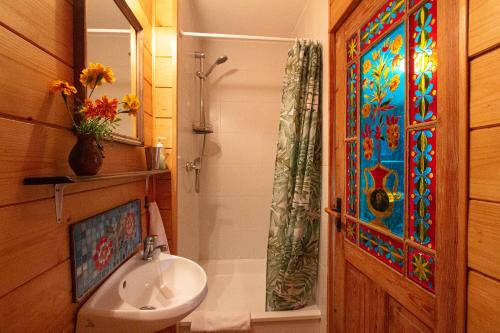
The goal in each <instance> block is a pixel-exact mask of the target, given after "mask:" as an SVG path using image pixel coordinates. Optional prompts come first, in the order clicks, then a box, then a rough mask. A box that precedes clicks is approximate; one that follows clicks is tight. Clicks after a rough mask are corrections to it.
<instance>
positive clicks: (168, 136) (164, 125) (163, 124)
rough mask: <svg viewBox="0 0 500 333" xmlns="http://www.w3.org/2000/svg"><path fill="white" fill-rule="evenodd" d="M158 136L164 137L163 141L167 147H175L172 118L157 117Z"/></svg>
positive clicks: (156, 128)
mask: <svg viewBox="0 0 500 333" xmlns="http://www.w3.org/2000/svg"><path fill="white" fill-rule="evenodd" d="M155 130H156V136H157V137H158V136H160V137H163V139H160V141H161V143H162V144H163V145H164V146H165V147H167V148H173V147H174V144H173V124H172V119H168V118H156V120H155Z"/></svg>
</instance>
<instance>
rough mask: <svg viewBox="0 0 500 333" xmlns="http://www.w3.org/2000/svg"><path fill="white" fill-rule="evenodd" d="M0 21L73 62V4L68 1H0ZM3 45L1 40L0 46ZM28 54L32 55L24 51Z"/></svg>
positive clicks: (69, 63)
mask: <svg viewBox="0 0 500 333" xmlns="http://www.w3.org/2000/svg"><path fill="white" fill-rule="evenodd" d="M0 24H1V25H3V26H4V27H8V28H9V30H11V31H15V32H16V34H18V35H20V36H23V38H25V39H26V40H28V41H30V42H31V43H33V44H35V45H37V46H38V47H39V48H41V49H43V50H45V51H47V52H48V53H50V54H51V55H52V56H54V57H57V58H58V59H60V60H62V61H63V62H64V63H66V64H67V65H69V66H72V65H73V43H72V39H73V6H72V5H71V3H70V2H68V1H66V0H41V1H30V0H17V1H0ZM55 27H57V28H55ZM3 44H4V41H1V42H0V45H3ZM7 44H8V43H7ZM28 55H32V54H31V53H28V54H25V56H28ZM2 68H4V67H3V66H2ZM34 81H35V80H34ZM33 83H35V82H33Z"/></svg>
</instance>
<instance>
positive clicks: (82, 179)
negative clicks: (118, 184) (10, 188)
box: [23, 170, 170, 223]
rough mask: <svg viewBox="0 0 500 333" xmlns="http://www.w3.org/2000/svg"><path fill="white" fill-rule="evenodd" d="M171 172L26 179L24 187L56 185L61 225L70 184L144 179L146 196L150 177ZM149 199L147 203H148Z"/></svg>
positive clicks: (57, 206) (57, 212) (153, 171)
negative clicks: (66, 193)
mask: <svg viewBox="0 0 500 333" xmlns="http://www.w3.org/2000/svg"><path fill="white" fill-rule="evenodd" d="M169 172H170V171H169V170H146V171H132V172H121V173H110V174H103V175H97V176H52V177H29V178H24V181H23V183H24V185H54V201H55V206H56V222H57V223H61V219H62V208H63V199H64V188H65V187H66V186H67V185H70V184H78V183H88V182H97V181H104V180H111V179H121V178H135V177H144V178H145V180H146V194H147V193H148V186H149V177H151V176H156V175H161V174H166V173H169ZM147 201H148V200H147V197H146V198H145V202H147Z"/></svg>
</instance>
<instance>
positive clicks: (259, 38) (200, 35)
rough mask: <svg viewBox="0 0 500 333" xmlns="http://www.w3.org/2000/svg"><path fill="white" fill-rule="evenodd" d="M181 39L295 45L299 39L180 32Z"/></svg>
mask: <svg viewBox="0 0 500 333" xmlns="http://www.w3.org/2000/svg"><path fill="white" fill-rule="evenodd" d="M179 35H180V36H181V37H200V38H217V39H235V40H256V41H265V42H282V43H293V42H295V41H296V40H297V38H283V37H268V36H249V35H230V34H214V33H205V32H184V31H182V30H181V31H179Z"/></svg>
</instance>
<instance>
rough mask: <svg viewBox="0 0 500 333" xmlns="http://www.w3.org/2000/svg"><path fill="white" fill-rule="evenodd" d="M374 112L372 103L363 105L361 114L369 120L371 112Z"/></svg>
mask: <svg viewBox="0 0 500 333" xmlns="http://www.w3.org/2000/svg"><path fill="white" fill-rule="evenodd" d="M371 111H372V106H371V104H370V103H366V104H365V105H363V108H362V109H361V113H362V114H363V117H364V118H367V117H368V116H369V115H370V112H371Z"/></svg>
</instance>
